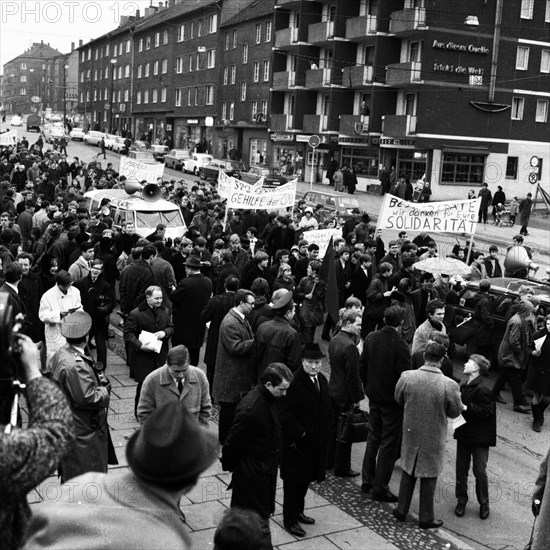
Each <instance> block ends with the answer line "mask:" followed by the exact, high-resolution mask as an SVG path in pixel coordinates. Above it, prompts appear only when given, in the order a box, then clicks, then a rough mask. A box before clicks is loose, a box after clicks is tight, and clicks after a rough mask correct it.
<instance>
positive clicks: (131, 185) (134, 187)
mask: <svg viewBox="0 0 550 550" xmlns="http://www.w3.org/2000/svg"><path fill="white" fill-rule="evenodd" d="M141 188H142V185H141V183H138V182H137V181H126V183H125V184H124V191H126V193H128V195H133V194H134V193H137V192H138V191H141Z"/></svg>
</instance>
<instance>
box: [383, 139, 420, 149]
mask: <svg viewBox="0 0 550 550" xmlns="http://www.w3.org/2000/svg"><path fill="white" fill-rule="evenodd" d="M374 141H376V140H374ZM378 144H379V145H399V146H402V147H414V146H415V145H416V139H396V138H380V139H379V140H378Z"/></svg>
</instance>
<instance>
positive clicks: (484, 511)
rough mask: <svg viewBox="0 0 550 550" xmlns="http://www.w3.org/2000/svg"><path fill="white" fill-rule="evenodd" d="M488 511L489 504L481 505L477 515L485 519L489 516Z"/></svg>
mask: <svg viewBox="0 0 550 550" xmlns="http://www.w3.org/2000/svg"><path fill="white" fill-rule="evenodd" d="M489 513H490V511H489V505H487V504H486V505H485V506H483V505H482V506H480V507H479V517H480V518H481V519H487V518H488V517H489Z"/></svg>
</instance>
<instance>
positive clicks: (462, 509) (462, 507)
mask: <svg viewBox="0 0 550 550" xmlns="http://www.w3.org/2000/svg"><path fill="white" fill-rule="evenodd" d="M465 513H466V503H465V502H459V503H458V504H457V505H456V508H455V515H457V516H458V517H459V518H461V517H462V516H463V515H464V514H465Z"/></svg>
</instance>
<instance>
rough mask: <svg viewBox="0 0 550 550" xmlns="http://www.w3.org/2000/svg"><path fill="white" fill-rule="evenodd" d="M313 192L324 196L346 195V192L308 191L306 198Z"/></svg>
mask: <svg viewBox="0 0 550 550" xmlns="http://www.w3.org/2000/svg"><path fill="white" fill-rule="evenodd" d="M313 193H315V194H316V195H323V196H327V197H345V196H346V195H345V193H329V192H327V191H306V192H305V193H304V197H303V198H304V199H305V198H306V197H307V196H308V195H312V194H313Z"/></svg>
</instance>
